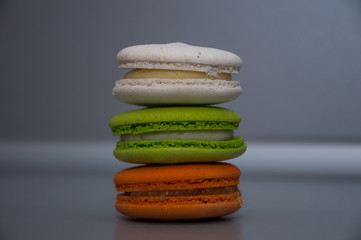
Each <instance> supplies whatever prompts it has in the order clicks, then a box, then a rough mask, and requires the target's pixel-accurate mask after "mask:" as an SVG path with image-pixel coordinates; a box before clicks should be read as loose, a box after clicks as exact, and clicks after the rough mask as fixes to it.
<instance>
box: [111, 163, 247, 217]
mask: <svg viewBox="0 0 361 240" xmlns="http://www.w3.org/2000/svg"><path fill="white" fill-rule="evenodd" d="M240 175H241V172H240V170H239V169H238V168H237V167H236V166H234V165H232V164H227V163H202V164H178V165H148V166H141V167H133V168H130V169H126V170H123V171H120V172H119V173H118V174H117V175H116V176H115V177H114V183H115V185H116V188H117V190H118V191H119V192H121V193H120V194H118V196H117V202H116V204H115V207H116V209H117V210H118V211H119V212H120V213H122V214H124V215H126V216H130V217H133V218H146V219H160V220H185V219H199V218H210V217H219V216H224V215H228V214H231V213H233V212H235V211H237V210H238V209H239V208H240V207H241V205H242V200H241V193H240V192H239V190H238V188H237V184H238V183H239V176H240Z"/></svg>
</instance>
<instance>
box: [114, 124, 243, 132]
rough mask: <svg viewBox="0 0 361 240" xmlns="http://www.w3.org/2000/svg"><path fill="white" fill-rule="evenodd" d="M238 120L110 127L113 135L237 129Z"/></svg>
mask: <svg viewBox="0 0 361 240" xmlns="http://www.w3.org/2000/svg"><path fill="white" fill-rule="evenodd" d="M238 125H239V123H238V122H154V123H138V124H128V125H121V126H116V127H112V133H113V135H120V134H128V133H132V134H139V133H145V132H156V131H181V130H220V129H229V130H232V129H237V128H238Z"/></svg>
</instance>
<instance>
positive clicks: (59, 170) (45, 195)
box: [0, 143, 361, 240]
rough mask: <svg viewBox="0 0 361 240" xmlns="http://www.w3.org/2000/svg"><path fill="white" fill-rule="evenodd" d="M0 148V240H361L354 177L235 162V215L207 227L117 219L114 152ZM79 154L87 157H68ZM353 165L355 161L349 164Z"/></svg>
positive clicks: (359, 182) (359, 188) (360, 197)
mask: <svg viewBox="0 0 361 240" xmlns="http://www.w3.org/2000/svg"><path fill="white" fill-rule="evenodd" d="M90 145H91V144H90ZM2 146H3V148H2V149H1V150H2V151H1V155H0V156H1V172H0V173H1V174H0V187H1V193H2V194H1V195H2V196H1V198H0V206H1V209H0V210H1V214H0V239H141V238H146V239H182V240H183V239H187V238H189V239H327V240H331V239H342V240H345V239H361V204H360V203H361V177H360V176H361V175H358V174H356V172H353V173H352V174H345V173H344V172H343V174H337V171H335V173H333V172H332V171H331V170H328V171H325V172H319V173H317V174H316V173H315V172H311V173H310V172H309V171H304V172H300V171H296V170H297V169H294V170H293V171H292V169H291V168H287V169H286V170H284V171H279V172H275V171H269V172H268V173H267V172H265V171H264V168H261V167H260V168H259V171H257V168H256V167H255V165H252V164H250V165H247V161H248V160H247V158H246V157H245V160H244V162H245V164H242V161H241V160H238V159H236V160H234V161H232V163H233V164H235V165H237V166H238V167H240V168H241V170H242V176H241V179H240V185H239V188H240V190H241V192H242V195H243V200H244V206H243V207H242V208H241V210H240V211H238V212H237V213H235V214H233V215H230V216H226V217H223V218H216V219H208V220H197V221H182V222H160V221H144V220H133V219H129V218H127V217H124V216H121V215H120V214H118V213H117V212H116V210H115V209H114V207H113V206H114V202H115V196H116V191H115V189H114V186H113V183H112V178H113V176H114V175H115V174H116V173H117V172H118V171H119V170H122V169H124V168H127V167H131V166H132V165H130V164H124V163H120V162H117V161H116V160H114V159H113V158H112V156H111V153H110V154H107V152H108V151H109V149H110V148H112V147H113V146H108V145H107V144H103V145H102V144H98V145H96V146H98V147H94V146H89V144H86V143H85V144H84V143H82V144H80V145H79V144H78V145H77V144H72V145H71V146H70V145H68V146H67V147H64V146H63V145H60V146H59V145H57V144H55V145H51V146H49V145H47V144H40V145H39V146H38V148H34V146H32V147H31V146H30V147H29V146H28V148H26V146H23V148H19V144H16V147H15V146H14V147H13V148H12V147H11V146H12V145H9V144H7V145H6V144H5V145H4V144H3V145H2ZM84 147H85V148H87V149H89V151H80V150H79V152H78V150H74V149H82V148H84ZM255 148H257V147H255ZM259 148H260V149H262V146H261V145H259ZM15 149H17V151H15ZM19 149H22V150H20V152H21V153H19ZM31 149H32V150H31ZM41 149H43V150H41ZM44 149H46V150H44ZM90 149H92V150H90ZM94 149H97V150H94ZM260 149H258V150H260ZM49 150H50V152H49ZM92 151H93V152H92ZM325 154H326V153H325ZM280 156H281V155H280ZM71 157H72V158H71ZM257 157H259V156H258V155H257ZM346 157H347V156H346ZM353 157H355V158H358V157H360V155H356V156H349V160H350V159H351V158H353ZM248 158H252V154H251V155H250V156H249V157H248ZM62 159H64V160H63V163H55V162H53V161H61V160H62ZM252 160H253V161H256V160H254V159H252ZM331 160H332V159H331ZM351 160H352V159H351ZM260 161H261V160H260ZM340 161H341V159H340ZM344 161H345V162H347V161H348V160H347V159H345V160H344ZM50 162H52V163H50ZM71 162H73V164H71ZM87 162H88V164H87ZM96 162H102V164H98V165H97V164H96ZM261 162H262V161H261ZM315 162H317V159H315ZM279 163H280V162H279ZM293 165H295V166H297V164H296V163H295V164H293ZM247 166H248V167H249V169H250V170H247ZM357 167H358V165H355V166H354V167H353V168H354V169H355V168H356V169H357Z"/></svg>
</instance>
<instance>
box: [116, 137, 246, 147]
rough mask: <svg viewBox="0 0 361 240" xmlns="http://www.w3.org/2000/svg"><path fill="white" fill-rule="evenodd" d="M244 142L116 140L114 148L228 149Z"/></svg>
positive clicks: (240, 140) (237, 140)
mask: <svg viewBox="0 0 361 240" xmlns="http://www.w3.org/2000/svg"><path fill="white" fill-rule="evenodd" d="M244 144H245V143H244V141H243V138H242V137H237V138H234V139H231V140H226V141H201V140H159V141H136V142H117V147H116V150H127V149H142V148H202V149H230V148H240V147H241V146H243V145H244Z"/></svg>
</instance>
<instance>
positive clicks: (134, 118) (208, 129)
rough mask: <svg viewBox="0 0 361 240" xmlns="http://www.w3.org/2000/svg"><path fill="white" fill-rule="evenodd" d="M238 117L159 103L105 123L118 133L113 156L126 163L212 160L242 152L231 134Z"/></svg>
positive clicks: (239, 142)
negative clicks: (159, 104) (154, 106)
mask: <svg viewBox="0 0 361 240" xmlns="http://www.w3.org/2000/svg"><path fill="white" fill-rule="evenodd" d="M240 121H241V117H240V116H239V115H238V114H237V113H236V112H233V111H231V110H228V109H224V108H218V107H159V108H144V109H139V110H135V111H130V112H124V113H121V114H118V115H116V116H114V117H113V118H112V119H111V120H110V122H109V127H110V128H111V129H112V133H113V135H120V141H119V142H118V143H117V146H116V149H115V150H114V156H115V157H116V158H117V159H119V160H121V161H124V162H129V163H148V164H152V163H160V164H162V163H167V164H171V163H185V162H214V161H222V160H227V159H231V158H235V157H237V156H240V155H242V154H243V153H244V152H245V150H246V144H245V143H244V141H243V138H242V137H234V136H233V130H235V129H237V128H238V125H239V123H240Z"/></svg>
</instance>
